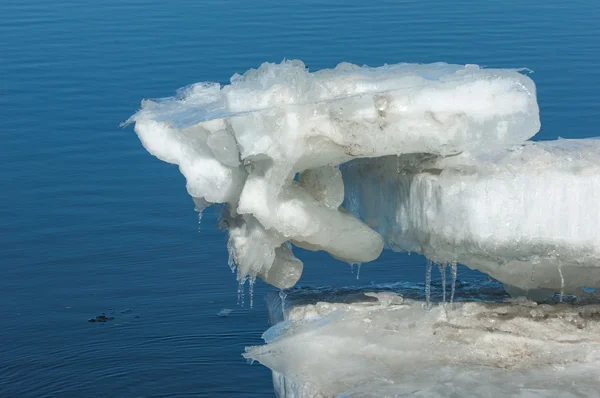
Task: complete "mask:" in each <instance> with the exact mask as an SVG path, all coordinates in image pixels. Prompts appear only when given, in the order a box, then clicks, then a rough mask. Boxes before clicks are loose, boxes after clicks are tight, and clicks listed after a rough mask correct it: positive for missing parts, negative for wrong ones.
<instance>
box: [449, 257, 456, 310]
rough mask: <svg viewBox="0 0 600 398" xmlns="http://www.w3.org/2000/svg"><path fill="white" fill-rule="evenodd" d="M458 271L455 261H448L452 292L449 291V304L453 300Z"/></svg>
mask: <svg viewBox="0 0 600 398" xmlns="http://www.w3.org/2000/svg"><path fill="white" fill-rule="evenodd" d="M457 271H458V266H457V265H456V261H453V262H452V263H450V272H451V273H452V292H451V293H450V304H452V303H453V302H454V292H455V290H456V274H457Z"/></svg>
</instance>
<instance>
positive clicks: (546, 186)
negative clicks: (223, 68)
mask: <svg viewBox="0 0 600 398" xmlns="http://www.w3.org/2000/svg"><path fill="white" fill-rule="evenodd" d="M129 122H131V123H135V131H136V133H137V134H138V136H139V138H140V140H141V142H142V143H143V145H144V147H145V148H146V149H147V150H148V151H149V152H150V153H151V154H153V155H154V156H156V157H158V158H159V159H161V160H163V161H165V162H169V163H173V164H177V165H178V166H179V169H180V171H181V173H182V174H183V175H184V176H185V178H186V186H187V190H188V192H189V194H190V195H191V197H192V198H193V201H194V204H195V207H196V209H197V210H198V212H199V213H200V215H201V213H202V210H204V209H205V208H206V207H207V206H210V205H212V204H224V206H223V209H224V210H223V212H222V217H221V222H220V225H221V226H222V227H224V228H226V229H227V230H228V243H227V249H228V251H229V259H230V260H229V265H230V266H231V267H232V270H233V271H234V272H236V273H237V280H238V284H239V294H240V300H241V301H242V300H243V299H244V289H245V287H244V285H245V284H246V282H248V283H249V291H250V293H252V290H253V283H254V281H255V279H256V277H258V278H261V279H262V280H264V281H265V282H267V283H269V284H271V285H273V286H276V287H278V288H280V289H288V288H290V287H292V286H293V285H294V284H295V283H296V282H297V281H298V279H299V278H300V276H301V275H302V271H303V267H304V264H303V263H302V262H301V261H300V260H299V259H298V258H296V257H295V256H294V254H293V246H296V247H301V248H304V249H308V250H324V251H326V252H328V253H329V254H331V255H332V256H333V257H335V258H336V259H339V260H342V261H345V262H348V263H350V264H361V263H365V262H369V261H372V260H374V259H376V258H377V257H378V256H379V255H380V253H381V251H382V250H383V249H384V248H387V249H391V250H394V251H408V252H409V253H410V252H417V253H420V254H423V255H424V256H425V257H427V266H426V270H425V272H426V276H425V281H426V283H425V286H424V288H423V297H419V298H418V300H417V301H415V299H410V298H407V297H405V295H404V294H400V293H399V292H390V291H377V289H376V288H375V287H371V288H370V289H371V290H367V289H363V290H362V291H361V292H360V294H356V293H352V294H350V295H347V294H346V293H343V292H342V293H340V292H335V293H332V294H331V295H329V296H326V297H323V296H319V295H320V294H321V293H322V292H318V295H317V296H315V297H312V298H311V300H309V301H302V299H298V300H296V299H295V297H296V296H297V294H295V293H294V292H293V291H292V292H291V293H290V292H289V291H288V290H286V291H285V293H284V292H283V290H281V291H280V292H279V294H274V295H272V296H271V297H270V299H269V300H270V301H269V303H268V305H269V308H270V314H271V318H272V325H273V326H274V327H273V328H272V329H270V330H269V331H268V333H266V334H265V341H266V342H267V343H268V344H266V345H265V346H261V347H252V348H249V349H248V352H247V354H246V356H247V357H248V358H251V359H256V360H258V361H260V362H261V363H263V364H264V365H266V366H268V367H270V368H271V369H272V370H273V375H274V383H275V386H276V392H278V394H279V396H288V397H292V396H297V397H304V396H311V397H318V396H335V395H339V396H383V395H386V394H388V395H390V396H394V395H395V396H397V395H402V394H404V395H412V396H427V397H432V396H451V395H452V394H456V395H457V396H506V395H514V396H550V397H554V396H565V397H570V396H591V395H594V394H597V391H598V387H599V386H600V376H599V373H598V371H597V369H598V365H600V340H598V338H597V337H596V336H597V335H598V332H599V331H600V326H599V324H598V319H599V318H600V316H599V315H598V314H600V310H599V309H598V308H597V307H595V306H581V307H574V306H570V305H566V304H559V305H556V306H549V305H539V306H538V305H537V304H535V303H533V302H529V301H526V300H520V301H517V302H514V303H513V302H511V303H495V304H491V303H482V302H465V300H466V299H465V297H464V296H463V297H460V298H459V297H458V296H459V293H460V292H458V289H457V287H456V286H455V282H456V280H457V263H461V264H465V265H466V266H468V267H470V268H472V269H478V270H481V271H483V272H485V273H487V274H488V275H490V276H492V277H493V278H495V279H496V280H498V281H500V282H502V283H503V284H504V289H506V291H508V292H510V293H511V295H515V296H521V295H528V296H529V297H534V296H537V297H539V298H542V299H543V298H545V297H546V296H547V295H548V294H553V293H558V292H560V300H559V301H561V302H562V299H563V295H564V294H572V293H574V294H576V295H579V294H583V295H586V294H592V293H593V292H595V291H596V289H597V288H599V287H600V228H598V225H600V140H596V139H587V140H558V141H547V142H531V141H528V140H529V139H530V138H532V137H533V136H534V135H535V134H536V133H537V132H538V130H539V128H540V121H539V110H538V105H537V100H536V90H535V85H534V83H533V81H532V80H531V79H530V78H529V77H528V76H526V75H525V74H523V73H521V71H519V70H514V69H513V70H499V69H485V68H480V67H478V66H476V65H465V66H462V65H449V64H445V63H436V64H430V65H422V64H397V65H386V66H382V67H378V68H371V67H366V66H363V67H359V66H356V65H352V64H347V63H343V64H340V65H338V66H337V67H336V68H334V69H327V70H321V71H317V72H310V71H309V70H308V69H307V68H306V67H305V65H304V64H303V63H302V62H300V61H284V62H282V63H280V64H270V63H265V64H263V65H262V66H260V67H259V68H258V69H252V70H249V71H247V72H246V73H244V74H243V75H238V74H236V75H234V76H233V77H232V78H231V82H230V84H228V85H225V86H221V85H219V84H217V83H199V84H194V85H191V86H189V87H187V88H184V89H181V90H180V91H179V92H178V93H177V95H176V96H175V97H172V98H165V99H161V100H146V101H144V102H143V103H142V108H141V109H140V110H139V111H138V112H137V113H136V114H135V115H134V116H132V117H131V119H130V120H129ZM438 264H439V266H436V267H434V265H438ZM448 265H449V268H450V274H451V286H450V292H449V300H448V297H447V296H448V292H447V290H446V272H447V268H448ZM311 266H318V265H316V264H314V265H313V264H311ZM400 266H401V265H400ZM432 269H439V271H440V272H441V275H442V282H443V283H442V286H443V287H442V288H441V294H440V296H441V299H442V300H443V301H450V302H455V304H454V306H446V305H442V306H437V305H431V302H432V285H431V283H432ZM359 270H360V269H358V270H357V277H358V272H359ZM436 272H437V271H436ZM401 274H402V271H401V269H399V270H398V275H399V279H400V278H401ZM374 289H375V290H374ZM304 293H306V292H304ZM363 293H364V294H363ZM300 296H301V298H302V297H304V296H302V295H300ZM332 297H335V298H337V299H333V298H332ZM250 301H251V303H252V294H251V297H250ZM284 301H285V302H284ZM423 301H424V302H425V307H426V308H427V310H424V309H423ZM456 301H459V302H458V303H456ZM273 303H279V304H273ZM274 308H275V309H274ZM275 318H277V319H276V320H275V321H273V319H275ZM344 394H345V395H344Z"/></svg>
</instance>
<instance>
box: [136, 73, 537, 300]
mask: <svg viewBox="0 0 600 398" xmlns="http://www.w3.org/2000/svg"><path fill="white" fill-rule="evenodd" d="M130 122H135V131H136V132H137V134H138V136H139V138H140V140H141V141H142V143H143V144H144V146H145V148H146V149H147V150H148V151H149V152H150V153H151V154H153V155H154V156H156V157H158V158H159V159H161V160H163V161H166V162H169V163H174V164H177V165H179V168H180V170H181V172H182V173H183V175H184V176H185V177H186V181H187V190H188V192H189V194H190V195H191V196H192V197H193V198H194V202H195V203H196V207H197V209H198V210H199V211H202V209H203V208H204V207H206V206H208V205H210V204H212V203H225V204H226V208H225V211H224V214H223V221H224V223H223V224H224V225H225V227H226V228H227V229H228V230H229V243H228V247H229V250H230V257H231V261H230V263H231V265H232V266H237V275H238V280H239V281H240V282H241V283H243V282H244V281H245V280H247V278H250V280H251V282H252V281H253V280H254V278H255V276H257V275H258V276H259V277H261V278H263V279H264V280H265V281H266V282H268V283H270V284H272V285H275V286H278V287H282V288H285V287H289V286H292V285H293V284H294V283H295V282H296V281H297V279H298V278H299V277H300V275H301V273H302V263H301V262H300V260H298V259H296V258H295V257H294V256H293V254H292V252H291V249H290V246H289V243H293V244H294V245H296V246H300V247H303V248H306V249H310V250H326V251H327V252H329V253H330V254H331V255H333V256H334V257H336V258H338V259H341V260H343V261H347V262H350V263H361V262H366V261H371V260H373V259H375V258H377V257H378V256H379V254H380V252H381V250H382V248H383V244H384V243H383V242H384V241H383V238H382V237H381V235H380V234H379V233H377V232H375V231H374V230H373V229H371V228H370V227H369V226H367V225H366V224H365V223H364V222H363V221H360V220H359V219H358V218H356V217H353V216H352V215H350V214H348V213H347V212H346V211H345V209H343V208H341V207H340V205H341V203H342V200H343V198H344V183H343V182H342V176H341V173H340V171H339V170H338V169H337V168H336V166H337V165H339V164H342V163H344V162H347V161H350V160H352V159H357V158H375V157H382V156H388V155H401V154H413V153H427V154H430V155H435V156H450V155H456V154H459V153H462V152H465V151H473V150H476V149H477V148H480V147H497V146H505V145H510V144H518V143H521V142H523V141H525V140H527V139H528V138H530V137H532V136H533V135H534V134H535V133H536V132H537V131H538V129H539V117H538V106H537V102H536V93H535V86H534V84H533V82H532V81H531V79H529V78H528V77H527V76H525V75H523V74H521V73H519V71H517V70H497V69H481V68H479V67H478V66H475V65H466V66H459V65H448V64H444V63H437V64H431V65H421V64H398V65H386V66H382V67H379V68H370V67H358V66H356V65H352V64H346V63H344V64H340V65H338V66H337V67H336V68H335V69H330V70H321V71H318V72H315V73H309V71H308V70H307V69H306V67H305V66H304V64H303V63H302V62H300V61H284V62H282V63H281V64H268V63H266V64H263V65H262V66H261V67H260V68H258V69H256V70H254V69H253V70H249V71H247V72H246V73H245V74H244V75H242V76H240V75H237V74H236V75H234V76H233V77H232V78H231V83H230V84H229V85H226V86H220V85H219V84H216V83H200V84H195V85H192V86H190V87H187V88H185V89H182V90H180V91H179V92H178V95H177V96H176V97H174V98H167V99H161V100H146V101H144V102H143V103H142V108H141V110H140V111H139V112H138V113H136V114H135V115H134V116H133V117H132V118H131V119H130ZM297 173H300V174H299V176H298V178H297V179H295V178H294V177H295V176H296V174H297ZM362 205H369V204H368V203H364V202H363V203H362ZM450 227H451V226H450Z"/></svg>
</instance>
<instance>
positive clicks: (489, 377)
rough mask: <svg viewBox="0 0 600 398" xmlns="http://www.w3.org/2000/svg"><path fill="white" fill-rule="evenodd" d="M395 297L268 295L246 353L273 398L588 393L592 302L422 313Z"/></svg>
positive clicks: (594, 337)
mask: <svg viewBox="0 0 600 398" xmlns="http://www.w3.org/2000/svg"><path fill="white" fill-rule="evenodd" d="M500 289H501V288H500ZM404 290H405V291H406V292H407V293H408V294H409V296H410V292H411V291H412V289H410V288H408V289H406V288H405V289H404ZM401 292H402V288H397V289H390V288H389V287H388V288H378V287H370V288H369V289H366V290H351V289H346V290H341V291H336V290H331V289H330V290H324V291H320V290H319V289H314V290H308V289H300V290H296V291H293V292H290V293H289V294H288V295H287V297H286V303H285V309H282V306H281V303H282V301H281V298H280V296H279V295H278V294H277V293H276V292H273V293H272V294H270V295H269V296H268V299H267V305H268V308H269V316H270V321H271V324H272V325H273V326H272V328H271V329H269V330H267V331H266V332H265V334H264V335H263V338H264V339H265V341H266V343H267V344H266V345H263V346H255V347H248V348H247V350H246V354H245V356H246V357H247V358H249V359H253V360H257V361H259V362H260V363H261V364H263V365H265V366H267V367H269V368H270V369H271V370H272V371H273V382H274V386H275V391H276V393H277V395H278V396H279V397H288V398H289V397H298V398H299V397H384V396H389V397H394V396H414V397H452V396H457V397H505V396H511V397H591V396H597V394H598V388H599V387H600V376H599V374H598V370H597V369H598V366H599V365H600V337H599V336H600V334H599V333H600V306H598V305H588V306H581V307H573V306H570V305H566V304H561V305H537V304H536V303H534V302H530V301H518V302H495V303H483V302H473V301H471V302H459V303H455V304H454V305H453V306H450V305H449V304H446V305H437V306H434V307H433V308H432V309H431V310H429V311H425V310H424V309H423V302H422V301H417V300H414V299H411V298H407V297H403V296H402V294H400V293H401Z"/></svg>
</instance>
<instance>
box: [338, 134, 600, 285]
mask: <svg viewBox="0 0 600 398" xmlns="http://www.w3.org/2000/svg"><path fill="white" fill-rule="evenodd" d="M399 170H400V172H399ZM343 175H344V183H345V190H346V201H347V202H348V203H349V211H350V212H351V213H353V214H355V215H356V216H358V217H359V218H361V219H363V220H365V221H366V223H367V224H368V225H369V226H370V227H372V228H373V229H375V230H376V231H377V232H379V233H380V234H381V235H382V236H383V237H384V238H385V241H386V244H387V245H388V247H390V248H392V249H393V250H399V251H412V252H418V253H422V254H424V255H425V256H426V257H427V258H428V259H430V260H432V261H435V262H437V263H439V264H446V263H452V262H459V263H462V264H465V265H467V266H468V267H470V268H474V269H479V270H481V271H483V272H485V273H487V274H489V275H491V276H492V277H494V278H496V279H498V280H500V281H502V282H504V283H506V284H509V285H512V286H516V287H518V288H520V289H522V290H531V289H540V288H542V289H548V290H550V291H555V292H559V291H560V292H561V293H565V292H566V293H576V294H581V293H582V291H581V289H580V288H581V287H598V286H599V284H600V228H599V226H600V202H599V200H600V140H598V139H585V140H558V141H546V142H528V143H526V144H522V145H518V146H510V147H507V148H501V149H494V150H489V149H488V150H485V151H479V152H477V153H476V154H473V153H467V152H464V153H462V154H460V155H457V156H452V157H431V156H425V155H408V156H406V155H405V156H400V157H398V156H389V157H383V158H377V159H362V160H356V161H354V162H352V163H350V164H347V165H345V166H344V168H343Z"/></svg>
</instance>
